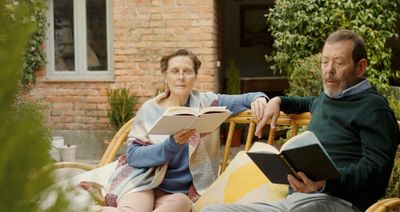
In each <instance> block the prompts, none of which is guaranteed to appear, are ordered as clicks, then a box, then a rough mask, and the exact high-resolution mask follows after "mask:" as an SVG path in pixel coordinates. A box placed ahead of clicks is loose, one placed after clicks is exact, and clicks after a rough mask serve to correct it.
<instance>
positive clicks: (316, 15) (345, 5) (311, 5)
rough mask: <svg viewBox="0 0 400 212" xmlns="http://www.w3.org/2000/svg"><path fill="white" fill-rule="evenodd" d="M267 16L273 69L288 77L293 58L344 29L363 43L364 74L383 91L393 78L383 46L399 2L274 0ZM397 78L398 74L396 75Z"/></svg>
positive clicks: (387, 50)
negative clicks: (365, 60)
mask: <svg viewBox="0 0 400 212" xmlns="http://www.w3.org/2000/svg"><path fill="white" fill-rule="evenodd" d="M275 3H276V4H275V7H274V8H273V9H271V10H270V12H269V14H268V15H267V19H268V24H269V27H270V28H269V30H270V31H271V34H272V36H273V37H274V40H275V42H274V49H275V51H274V53H273V54H272V55H268V56H267V60H268V61H274V62H275V65H274V66H273V67H272V68H273V69H274V70H275V71H280V72H282V71H284V72H286V74H288V75H289V76H290V74H291V73H292V71H293V70H294V68H295V66H296V61H297V60H298V59H302V58H305V57H308V56H311V55H313V54H316V53H318V52H320V51H321V48H322V46H323V43H324V40H325V39H326V37H327V36H328V35H329V34H330V33H331V32H333V31H335V30H338V29H341V28H347V29H350V30H353V31H355V32H356V33H358V34H359V35H360V36H362V37H363V38H364V40H365V42H366V47H367V51H368V56H369V59H370V65H369V68H368V70H367V75H368V76H369V79H370V81H371V83H372V84H373V85H374V86H375V87H377V89H378V90H379V91H381V92H382V93H383V92H385V90H386V89H387V87H388V85H389V79H390V78H394V79H395V76H394V75H399V74H398V73H397V74H396V72H395V71H391V56H392V51H391V49H390V48H387V46H385V44H386V41H387V40H388V39H389V38H397V37H398V35H397V33H396V32H395V23H396V17H397V16H398V11H399V4H400V3H399V1H393V0H365V1H347V0H323V1H320V0H302V1H293V0H277V1H275ZM397 77H398V76H397Z"/></svg>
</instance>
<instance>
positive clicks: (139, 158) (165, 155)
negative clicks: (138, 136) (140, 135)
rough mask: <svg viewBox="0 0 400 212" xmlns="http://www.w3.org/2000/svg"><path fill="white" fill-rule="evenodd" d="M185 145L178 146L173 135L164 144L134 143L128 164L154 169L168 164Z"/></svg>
mask: <svg viewBox="0 0 400 212" xmlns="http://www.w3.org/2000/svg"><path fill="white" fill-rule="evenodd" d="M183 146H184V145H180V144H177V143H176V142H175V139H174V137H173V136H172V135H171V136H169V137H168V139H167V140H166V141H165V142H164V143H160V144H153V145H140V144H136V143H133V144H132V145H130V146H129V147H128V150H127V157H128V164H129V165H130V166H132V167H135V168H146V167H154V166H159V165H162V164H165V163H167V162H168V161H169V160H170V159H172V158H173V157H174V156H175V155H176V154H177V153H178V152H179V151H181V149H182V148H183Z"/></svg>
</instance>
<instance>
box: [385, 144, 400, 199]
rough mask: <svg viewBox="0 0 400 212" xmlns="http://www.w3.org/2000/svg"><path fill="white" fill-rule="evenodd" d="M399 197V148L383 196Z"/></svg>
mask: <svg viewBox="0 0 400 212" xmlns="http://www.w3.org/2000/svg"><path fill="white" fill-rule="evenodd" d="M391 197H400V149H398V151H397V155H396V160H395V164H394V166H393V170H392V174H391V176H390V181H389V185H388V187H387V189H386V194H385V197H384V198H391Z"/></svg>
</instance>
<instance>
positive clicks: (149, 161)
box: [127, 92, 268, 194]
mask: <svg viewBox="0 0 400 212" xmlns="http://www.w3.org/2000/svg"><path fill="white" fill-rule="evenodd" d="M217 96H218V105H219V106H226V107H227V108H228V109H229V110H230V111H232V115H235V114H237V113H239V112H241V111H243V110H246V109H249V108H250V104H251V102H253V101H254V100H255V99H257V98H258V97H265V98H268V97H267V96H266V95H265V94H264V93H260V92H257V93H247V94H242V95H224V94H217ZM127 156H128V163H129V164H130V165H132V166H134V167H136V168H146V167H154V166H159V165H162V164H165V163H166V162H169V163H168V170H167V173H166V174H165V177H164V180H163V182H162V183H161V185H160V186H159V188H160V189H161V190H164V191H166V192H170V193H177V192H181V193H186V194H187V193H188V191H189V187H190V185H191V183H192V175H191V173H190V170H189V150H188V144H183V145H181V144H177V143H176V142H175V140H174V138H173V136H172V135H171V136H169V138H168V139H167V140H166V141H165V142H164V143H161V144H157V145H148V146H141V145H138V144H133V145H130V146H129V148H128V150H127ZM205 174H206V173H205Z"/></svg>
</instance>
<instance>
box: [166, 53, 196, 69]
mask: <svg viewBox="0 0 400 212" xmlns="http://www.w3.org/2000/svg"><path fill="white" fill-rule="evenodd" d="M173 67H185V68H188V67H190V68H192V69H193V68H194V63H193V61H192V59H191V58H190V57H188V56H185V55H178V56H175V57H172V58H170V59H169V60H168V68H173Z"/></svg>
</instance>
